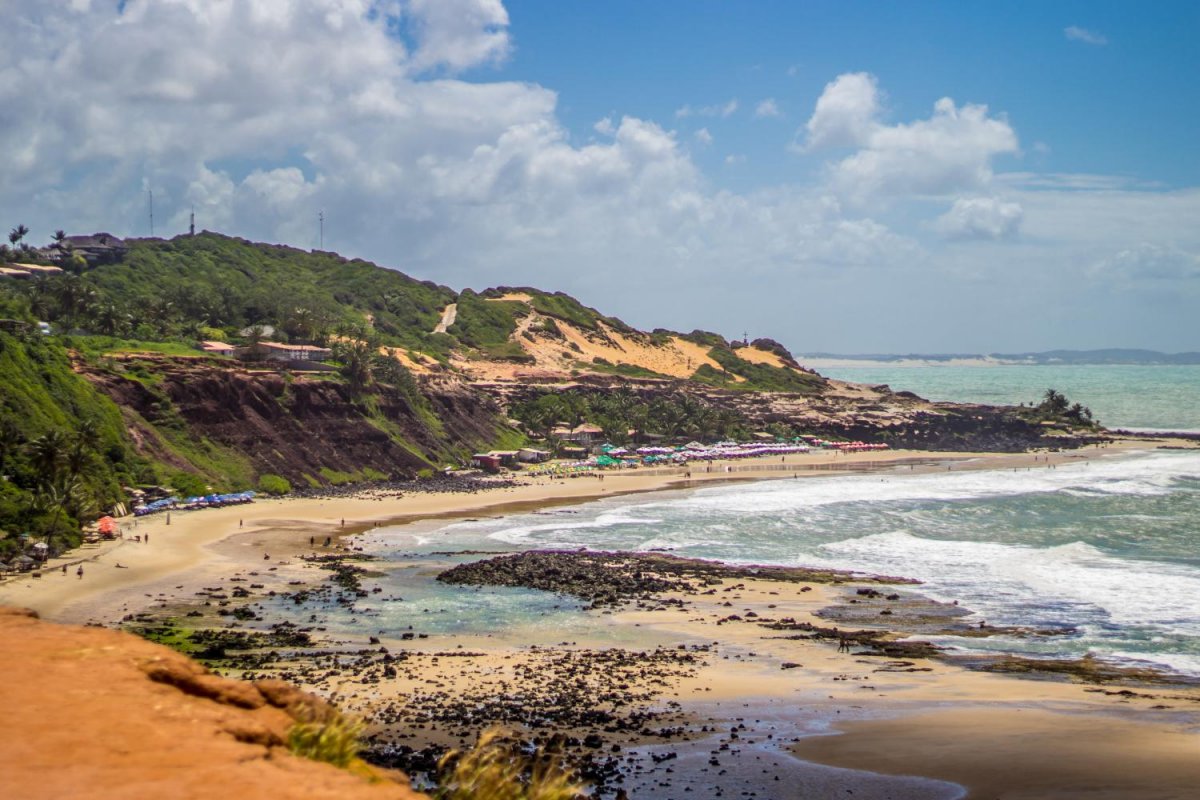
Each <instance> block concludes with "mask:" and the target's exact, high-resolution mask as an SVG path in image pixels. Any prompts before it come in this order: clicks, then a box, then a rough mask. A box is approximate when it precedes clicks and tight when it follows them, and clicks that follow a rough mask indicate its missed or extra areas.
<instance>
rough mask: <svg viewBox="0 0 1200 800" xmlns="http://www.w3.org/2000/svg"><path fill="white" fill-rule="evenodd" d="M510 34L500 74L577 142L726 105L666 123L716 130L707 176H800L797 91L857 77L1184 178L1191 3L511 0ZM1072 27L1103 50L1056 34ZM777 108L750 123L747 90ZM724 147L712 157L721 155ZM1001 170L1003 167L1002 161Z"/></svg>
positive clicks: (899, 101) (1192, 91)
mask: <svg viewBox="0 0 1200 800" xmlns="http://www.w3.org/2000/svg"><path fill="white" fill-rule="evenodd" d="M507 6H508V8H509V13H510V16H511V19H512V25H513V30H514V32H515V33H516V34H517V35H516V36H515V37H514V38H515V40H516V46H515V50H514V53H513V56H512V58H511V61H510V62H509V63H508V64H507V65H505V67H504V68H503V69H501V70H500V73H499V74H500V75H501V76H503V77H506V78H513V79H516V80H526V81H531V82H542V83H547V81H546V76H548V75H553V76H555V79H554V80H553V81H552V82H550V83H549V84H548V85H550V86H551V87H552V88H554V89H555V90H556V91H558V92H559V116H560V118H561V119H562V120H563V122H564V123H565V124H566V125H567V126H568V127H569V128H570V129H571V131H572V133H573V135H575V136H578V137H581V138H583V139H586V138H587V137H589V136H590V135H591V134H592V131H591V127H592V124H593V123H594V122H595V120H596V119H599V118H600V117H603V116H606V115H609V114H615V115H621V114H632V115H635V116H639V117H644V118H648V119H661V120H669V119H672V117H673V115H674V112H675V111H676V110H677V109H678V108H680V107H681V106H683V105H685V104H691V105H694V106H710V105H720V104H723V103H725V102H727V101H728V100H730V99H734V98H736V99H737V100H738V101H739V109H738V112H737V113H736V114H735V115H733V116H732V117H731V118H729V119H724V120H721V119H718V120H713V119H711V118H699V117H692V118H689V119H688V120H687V121H686V122H683V121H681V122H679V123H675V124H677V126H678V128H679V129H680V130H695V129H698V128H700V127H706V126H707V127H708V128H709V130H710V131H712V132H713V133H714V135H715V134H717V133H718V132H719V133H720V134H721V140H722V142H723V143H724V145H723V146H722V148H720V153H722V154H726V153H740V154H746V155H747V156H754V157H753V158H748V160H747V163H746V165H745V166H744V168H743V169H741V170H739V171H738V174H732V175H731V174H728V173H722V172H720V171H717V170H716V169H715V167H717V166H718V165H720V163H721V159H720V158H717V157H716V155H717V154H715V153H714V154H712V155H710V156H708V157H707V158H705V157H702V158H701V160H702V162H704V163H706V165H710V166H712V167H714V170H713V177H714V179H715V180H719V181H722V182H723V181H731V182H735V183H737V182H742V183H744V184H746V185H749V183H750V182H753V183H760V182H771V181H776V180H781V179H800V178H803V177H805V175H806V171H808V170H811V164H809V163H808V162H806V160H805V159H797V158H791V159H789V158H784V157H782V156H784V155H785V149H786V146H787V144H788V143H789V142H790V141H791V140H792V137H793V134H794V132H795V129H796V127H797V125H798V124H800V123H802V122H803V121H804V120H806V119H807V118H808V116H809V114H810V113H811V111H812V103H813V99H814V98H815V97H817V96H818V95H819V94H820V92H821V89H822V87H823V86H824V85H825V84H826V83H827V82H828V81H829V80H830V79H831V78H832V77H833V76H836V75H840V74H843V73H846V72H862V71H865V72H870V73H872V74H875V75H877V76H880V78H881V79H882V80H883V82H884V83H885V85H886V90H887V94H888V100H889V102H888V106H889V109H890V110H891V112H892V113H893V114H894V116H896V117H898V118H901V119H904V118H910V117H914V116H920V115H923V114H925V113H926V112H927V110H928V108H929V106H930V105H932V103H933V102H934V101H935V100H937V99H938V98H940V97H943V96H950V97H953V98H955V99H956V100H959V101H960V102H961V101H971V102H982V103H986V104H988V105H989V106H990V107H991V108H993V109H995V110H997V111H999V112H1003V113H1005V114H1007V115H1008V117H1009V118H1010V120H1011V121H1012V122H1013V124H1014V125H1015V126H1017V127H1018V129H1019V130H1020V133H1021V138H1022V141H1023V142H1024V143H1026V146H1027V147H1031V146H1032V145H1033V144H1034V143H1037V142H1040V143H1042V144H1043V145H1046V146H1048V147H1049V152H1047V153H1036V152H1030V153H1028V154H1027V155H1026V159H1025V160H1030V161H1033V162H1034V163H1035V164H1036V166H1037V167H1038V168H1039V169H1045V170H1051V171H1059V172H1079V173H1089V172H1093V173H1102V174H1112V175H1127V176H1129V177H1132V178H1137V179H1140V180H1145V181H1156V182H1160V183H1162V184H1164V185H1166V186H1186V185H1194V184H1196V183H1197V182H1198V181H1200V153H1198V152H1197V148H1196V139H1197V136H1198V134H1200V102H1197V101H1200V90H1198V88H1197V76H1200V46H1198V45H1197V40H1196V37H1197V35H1198V34H1200V3H1195V2H1183V3H1178V2H1175V3H1172V2H1156V3H1154V4H1150V5H1147V4H1137V3H1130V2H1119V3H1112V2H1108V3H1103V2H1075V3H1064V2H1054V3H1050V2H1010V3H1003V4H997V3H930V2H910V3H844V2H812V3H808V2H806V3H796V2H778V1H776V2H750V3H720V2H679V1H678V0H676V1H674V2H672V1H671V0H662V1H660V2H655V3H645V2H629V1H622V0H618V1H617V2H607V3H546V2H529V1H528V0H526V1H525V2H519V1H518V2H511V3H508V4H507ZM1072 26H1074V27H1078V28H1083V29H1085V30H1089V31H1093V32H1096V33H1097V34H1099V35H1101V36H1103V37H1105V38H1106V39H1107V44H1105V45H1102V46H1100V45H1093V44H1088V43H1086V42H1082V41H1079V40H1069V39H1067V38H1066V36H1065V34H1064V31H1065V30H1066V29H1067V28H1068V27H1072ZM765 98H774V99H775V100H776V102H777V104H778V106H779V107H780V109H781V111H782V112H783V116H781V117H779V118H774V119H773V120H761V121H759V122H758V123H757V124H749V122H750V118H751V117H752V115H753V112H754V106H755V104H756V103H757V102H759V101H761V100H763V99H765ZM722 157H723V155H722ZM1006 166H1010V167H1019V166H1021V162H1020V161H1017V160H1016V159H1013V160H1011V161H1010V162H1009V163H1008V164H1007V165H1006Z"/></svg>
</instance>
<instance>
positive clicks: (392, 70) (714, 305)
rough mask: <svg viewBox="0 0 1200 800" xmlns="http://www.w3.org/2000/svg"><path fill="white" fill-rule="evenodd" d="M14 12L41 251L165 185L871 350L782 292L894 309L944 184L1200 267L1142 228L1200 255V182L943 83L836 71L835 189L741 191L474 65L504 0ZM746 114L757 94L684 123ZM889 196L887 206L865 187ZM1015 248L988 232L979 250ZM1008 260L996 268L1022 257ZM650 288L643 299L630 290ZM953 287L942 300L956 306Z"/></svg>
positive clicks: (965, 219)
mask: <svg viewBox="0 0 1200 800" xmlns="http://www.w3.org/2000/svg"><path fill="white" fill-rule="evenodd" d="M4 7H5V13H6V17H5V21H6V23H7V25H6V29H5V31H4V32H0V36H6V37H8V40H9V42H8V43H9V44H12V43H13V42H16V41H17V40H18V38H19V42H20V43H19V46H15V45H14V46H7V47H0V152H3V153H4V155H5V161H4V167H3V169H4V172H3V175H4V180H3V181H0V209H3V210H4V216H6V217H8V218H9V219H10V223H9V224H16V223H17V222H23V223H26V224H29V225H30V226H31V227H32V228H33V229H34V234H33V236H32V238H33V239H34V240H35V241H37V240H41V241H45V240H46V239H47V238H48V237H49V235H50V232H51V231H53V230H54V229H55V228H59V227H62V228H69V229H71V230H72V232H78V231H93V230H110V231H112V232H113V233H116V234H118V235H144V234H145V233H147V225H146V214H145V206H146V203H145V191H146V189H153V190H154V199H155V207H156V212H157V220H158V232H159V233H160V234H162V233H164V232H166V233H167V234H170V233H172V232H180V231H183V230H185V229H186V225H187V215H188V212H189V210H190V207H191V206H192V205H194V206H195V209H196V214H197V222H198V224H199V226H200V227H202V228H209V229H216V230H221V231H223V232H226V233H230V234H235V235H239V236H245V237H248V238H251V239H259V240H270V241H281V242H285V243H289V244H293V245H296V246H301V247H312V246H315V245H316V244H317V222H316V219H317V214H318V212H319V211H321V210H324V212H325V216H326V226H325V237H326V246H327V247H329V248H332V249H337V250H339V251H341V252H344V253H346V254H347V255H353V256H363V257H367V258H372V259H374V260H376V261H379V262H380V263H383V264H388V265H392V266H396V267H398V268H401V269H404V270H405V271H406V272H410V273H413V274H416V275H418V276H420V277H422V278H429V279H433V280H436V281H439V282H441V283H445V284H449V285H451V286H456V287H462V286H473V287H475V288H483V287H484V286H487V285H493V284H496V283H507V284H510V285H512V284H524V283H528V284H531V285H541V286H545V287H547V288H551V289H563V290H566V291H571V292H573V293H576V294H579V295H581V296H582V297H583V298H584V299H586V300H589V301H591V302H592V303H593V304H594V305H597V306H599V307H603V308H606V309H608V308H612V310H613V311H616V312H618V313H624V314H627V315H632V317H631V319H630V321H631V322H635V323H637V322H643V323H646V324H649V325H679V326H692V327H695V326H696V325H697V324H708V323H709V322H710V321H712V320H713V318H714V317H720V318H725V319H730V320H735V321H733V322H732V323H731V324H732V325H736V326H738V327H739V328H740V326H741V325H742V324H743V323H744V320H745V319H756V320H757V319H761V320H762V321H763V323H762V324H763V325H764V327H765V326H766V325H767V321H768V320H769V319H772V318H773V319H775V320H776V322H775V323H774V324H775V327H776V333H777V334H778V336H787V335H795V336H796V338H797V339H798V340H799V339H800V335H799V333H798V332H799V330H800V327H801V326H808V328H807V329H808V330H811V331H821V332H824V333H822V335H826V336H829V337H831V338H833V339H836V341H828V342H826V343H825V346H826V347H827V348H830V347H851V346H854V347H860V348H866V349H870V348H871V347H872V345H870V344H868V343H866V342H865V341H864V342H859V343H857V344H854V343H851V342H849V340H843V339H842V337H843V336H844V335H849V334H846V332H845V329H844V328H839V327H838V326H839V324H841V323H842V322H843V318H842V315H840V314H839V313H838V312H837V307H836V305H832V304H831V305H830V306H829V307H828V311H826V309H825V308H824V307H820V308H816V309H809V310H808V311H806V313H805V314H804V315H797V314H796V313H795V308H796V297H795V293H794V292H789V291H779V292H772V293H764V292H762V291H761V287H762V286H763V285H770V286H780V287H785V288H786V287H788V286H789V284H788V283H787V281H788V280H789V279H794V280H796V281H797V282H800V281H803V283H802V284H801V283H797V285H803V286H804V287H806V291H812V292H818V291H819V292H820V293H821V294H822V295H823V296H826V297H838V296H853V297H854V298H855V299H856V301H860V302H862V303H864V304H868V305H869V303H870V302H871V300H870V298H871V297H872V296H875V297H876V298H877V299H878V301H879V304H880V305H879V308H880V309H886V308H890V307H892V305H894V303H893V301H894V297H895V296H896V294H897V293H898V292H901V291H908V290H909V289H911V280H910V279H911V278H912V277H913V276H916V275H917V274H918V269H919V268H924V269H934V268H935V267H938V265H939V263H941V262H939V260H938V259H939V254H938V253H937V252H936V251H935V252H932V253H931V252H929V251H927V250H926V249H925V247H924V246H923V245H922V244H920V243H918V241H917V240H916V238H915V237H914V236H910V235H907V234H906V233H905V232H904V231H905V229H904V228H903V227H901V226H903V225H904V224H905V222H906V221H908V220H911V219H912V218H914V217H917V218H919V217H920V216H921V215H923V214H925V213H926V212H927V209H928V208H929V203H928V201H927V200H926V198H927V197H930V196H932V197H934V198H935V199H936V200H937V202H938V203H940V204H941V205H942V207H943V208H945V207H950V206H951V204H952V203H953V207H950V210H949V211H948V212H947V213H946V214H944V215H943V216H942V218H941V219H940V220H939V221H938V222H936V223H931V224H933V225H934V228H935V229H937V230H940V231H941V232H942V233H943V235H945V236H948V237H951V238H961V237H964V236H974V237H977V238H984V239H986V238H1004V237H1005V236H1012V235H1013V234H1014V233H1015V232H1017V231H1018V227H1019V230H1020V232H1021V233H1022V234H1023V236H1022V239H1021V241H1019V242H1016V243H1014V244H1012V245H1006V246H1005V248H1003V250H1005V251H1007V250H1010V249H1011V248H1013V247H1020V248H1023V254H1024V252H1025V250H1024V249H1026V248H1033V247H1042V248H1044V252H1043V251H1039V253H1040V254H1039V255H1038V256H1037V258H1036V259H1031V260H1030V261H1029V263H1030V264H1031V265H1033V266H1030V267H1029V270H1030V271H1033V270H1034V268H1035V266H1036V267H1037V271H1038V274H1050V273H1051V272H1052V271H1051V270H1047V269H1045V268H1044V265H1045V264H1047V263H1053V264H1059V263H1061V262H1062V261H1063V260H1064V259H1063V256H1062V253H1063V252H1064V251H1068V252H1069V253H1070V254H1071V257H1072V259H1073V260H1072V262H1071V264H1072V266H1073V268H1074V269H1076V270H1077V271H1076V273H1075V274H1073V275H1072V276H1071V277H1072V278H1073V279H1077V278H1078V276H1079V273H1078V270H1080V269H1083V268H1084V265H1086V264H1092V263H1099V262H1105V263H1107V261H1109V260H1111V261H1112V263H1113V265H1114V266H1112V267H1109V268H1108V269H1117V268H1118V267H1119V268H1120V269H1125V270H1126V271H1129V270H1131V269H1132V267H1129V265H1130V264H1132V263H1134V261H1135V260H1136V259H1135V256H1121V257H1119V256H1120V254H1121V253H1124V252H1126V251H1130V252H1136V253H1140V254H1141V255H1140V256H1138V258H1140V260H1139V261H1137V263H1139V264H1142V265H1143V266H1142V267H1141V269H1142V270H1143V273H1144V274H1150V273H1151V272H1154V271H1156V270H1157V272H1159V273H1161V274H1168V273H1169V272H1170V269H1168V267H1166V266H1162V265H1163V264H1168V263H1177V264H1183V265H1184V267H1178V266H1177V267H1176V271H1175V273H1174V274H1177V275H1183V276H1186V275H1190V274H1191V272H1189V269H1191V268H1190V267H1187V265H1188V264H1189V263H1194V262H1187V261H1179V262H1170V258H1174V256H1170V257H1167V256H1163V257H1162V258H1160V259H1159V261H1158V262H1154V263H1158V264H1159V266H1157V267H1152V266H1145V265H1147V264H1151V261H1150V260H1149V256H1148V255H1146V254H1145V253H1142V251H1141V250H1138V249H1137V247H1138V243H1139V242H1165V241H1173V242H1175V245H1173V246H1175V247H1177V248H1178V249H1179V251H1180V252H1183V253H1196V252H1200V240H1197V239H1196V234H1192V233H1190V231H1191V230H1193V229H1194V228H1195V226H1194V224H1193V222H1194V220H1195V219H1196V218H1198V216H1200V193H1197V192H1190V193H1166V192H1158V191H1144V188H1145V187H1140V186H1137V187H1135V186H1130V185H1121V186H1114V185H1112V184H1111V183H1108V184H1106V183H1104V182H1103V181H1099V179H1096V180H1093V179H1091V178H1086V177H1085V178H1080V177H1079V176H1073V177H1072V176H1065V177H1063V176H1059V177H1058V178H1055V179H1054V180H1053V181H1051V184H1044V183H1043V184H1039V182H1038V180H1039V178H1038V176H1025V177H1023V178H1014V179H1012V180H1008V181H1005V180H997V179H995V178H993V177H992V175H991V170H992V162H993V160H994V159H995V158H996V156H998V155H1000V154H1003V153H1009V152H1014V151H1015V149H1016V146H1017V145H1016V135H1015V132H1013V130H1012V129H1011V127H1010V126H1009V125H1008V123H1007V122H1006V121H1005V120H1003V119H1002V118H997V117H995V116H993V115H991V114H990V113H989V112H988V111H987V109H986V107H984V106H976V105H965V106H959V105H957V104H955V103H954V102H953V101H950V100H942V101H940V102H939V103H938V105H937V106H936V107H935V109H934V111H933V113H932V115H930V116H929V117H928V118H924V119H917V120H915V121H908V122H905V123H903V124H891V123H889V122H887V121H885V120H884V119H883V110H882V106H883V95H882V92H881V90H880V89H879V86H878V82H877V81H876V79H875V78H874V77H873V76H870V75H867V74H865V73H856V74H852V75H843V76H840V77H838V78H837V79H836V80H834V81H833V82H831V83H830V84H829V86H828V87H826V91H825V92H824V93H823V94H822V95H821V98H820V100H818V101H817V104H816V109H815V111H814V113H813V115H812V119H810V120H809V122H808V125H806V126H805V127H804V128H803V129H802V130H801V132H800V133H799V134H798V138H799V139H800V142H801V146H802V148H803V149H804V152H805V153H806V155H807V156H808V157H810V158H824V159H828V162H827V163H826V164H825V166H826V171H825V172H822V173H820V174H821V175H822V176H823V177H822V179H821V180H819V181H817V182H815V183H809V184H787V183H784V184H781V185H778V186H775V187H774V188H772V189H770V190H766V189H760V190H743V191H739V192H733V191H726V190H721V189H719V188H714V185H713V184H714V181H713V180H711V178H710V177H709V176H706V175H704V174H703V173H702V171H701V170H700V168H699V167H698V165H697V163H696V162H695V161H694V160H693V158H692V156H691V155H690V152H691V150H693V149H695V146H696V143H698V142H702V140H703V139H704V138H705V137H704V135H703V134H702V133H692V132H691V131H690V130H689V131H688V132H686V133H676V132H674V131H672V130H670V129H669V128H668V127H665V126H664V125H661V124H658V123H656V122H655V121H653V120H648V119H640V118H636V117H632V116H621V115H620V114H619V113H615V114H613V115H612V116H609V117H606V118H605V119H602V120H599V121H597V122H596V123H595V125H594V126H593V128H594V130H593V131H588V132H586V133H587V134H589V135H590V137H591V140H590V141H584V142H583V143H581V142H580V141H579V139H578V138H577V137H573V136H572V135H571V132H569V131H568V130H567V129H566V128H565V127H564V125H563V124H562V122H561V121H560V119H559V116H558V109H557V99H558V98H557V95H556V93H555V92H554V91H553V90H552V89H550V88H547V87H545V86H541V85H537V84H533V83H525V82H515V81H505V80H499V79H493V80H488V79H487V75H486V74H485V73H473V74H472V75H471V80H470V81H467V80H465V79H463V78H462V77H461V73H463V72H465V71H467V70H472V69H477V70H482V69H487V68H489V67H490V66H491V65H494V64H495V63H497V61H499V60H502V59H504V58H505V57H507V54H508V53H510V52H511V50H512V42H511V41H510V38H509V35H508V28H507V15H506V14H505V13H504V9H503V6H501V5H500V4H499V3H498V2H495V0H454V2H453V3H446V4H445V5H442V4H441V3H440V2H434V0H427V2H420V1H419V0H126V2H125V3H123V4H121V3H117V2H115V0H106V2H90V3H89V2H85V0H74V1H73V2H71V3H69V4H68V3H64V2H59V3H47V2H44V1H43V0H4ZM737 110H738V105H737V101H736V99H733V100H730V101H728V102H726V103H724V104H718V105H714V106H705V107H700V108H695V109H692V108H690V107H689V109H688V111H687V113H684V114H681V115H680V116H681V117H687V116H694V117H697V118H705V119H707V118H711V119H713V120H717V119H720V118H722V117H728V116H730V115H733V114H735V113H736V112H737ZM713 124H716V123H713ZM826 148H849V152H845V151H837V150H833V151H829V150H827V149H826ZM751 156H752V162H753V163H755V164H760V163H762V160H761V159H760V157H759V154H755V153H752V154H751ZM745 161H746V158H745V156H743V155H741V154H740V153H737V154H732V155H728V156H726V157H725V162H724V164H725V165H728V170H727V173H726V174H728V175H731V176H734V175H736V176H738V177H739V178H740V177H742V174H743V173H745V172H746V170H741V169H738V165H740V164H742V163H744V162H745ZM718 163H719V162H718ZM818 166H820V165H818ZM768 168H769V167H768ZM718 169H721V167H719V168H718ZM751 172H752V171H751ZM1042 177H1043V178H1044V177H1045V176H1042ZM1068 185H1070V186H1071V188H1065V187H1067V186H1068ZM1000 195H1002V196H1003V198H1004V199H1003V200H999V199H992V198H993V197H994V196H1000ZM914 197H915V199H911V198H914ZM878 198H883V199H886V200H887V201H888V204H889V206H888V208H887V209H886V212H885V213H886V214H887V216H884V214H882V213H876V212H875V211H874V210H871V211H870V212H868V210H865V209H869V208H870V204H867V203H863V202H860V201H865V200H872V199H878ZM956 198H959V199H956ZM962 198H965V199H962ZM906 202H907V203H908V205H903V204H904V203H906ZM1006 204H1012V205H1016V206H1017V209H1016V211H1015V212H1014V210H1013V209H1012V208H1011V207H1010V205H1006ZM1022 210H1023V215H1022ZM895 220H900V222H898V223H897V222H895ZM887 223H893V224H891V225H889V224H887ZM913 227H916V226H913ZM1172 231H1175V232H1176V233H1175V234H1172V233H1171V232H1172ZM1179 231H1185V232H1186V233H1178V232H1179ZM1172 236H1174V238H1172ZM922 238H924V237H922ZM1048 242H1053V243H1055V244H1054V246H1053V247H1052V246H1051V245H1050V244H1046V243H1048ZM931 245H932V246H934V247H936V246H937V243H936V242H931ZM1056 248H1057V249H1056ZM946 249H948V248H946ZM999 249H1000V248H997V250H999ZM994 252H995V251H989V250H986V249H985V248H983V247H980V248H979V254H978V255H979V258H978V259H974V260H973V263H975V262H978V263H979V264H980V265H983V264H987V263H989V262H988V258H989V254H990V253H994ZM1003 255H1004V259H1003V261H1002V263H999V264H998V265H993V266H992V267H990V268H989V269H988V274H989V275H1003V276H1008V275H1010V274H1013V272H1012V260H1011V258H1010V257H1009V256H1010V254H1009V253H1008V252H1005V253H1004V254H1003ZM996 258H999V256H996ZM1022 263H1025V262H1022ZM979 269H980V270H981V271H982V270H984V267H983V266H980V267H979ZM867 270H869V271H870V278H871V279H870V280H862V279H861V275H862V272H863V271H867ZM1147 270H1149V271H1147ZM946 274H948V270H947V269H945V268H940V271H939V272H938V276H944V275H946ZM855 275H859V277H858V278H854V277H853V276H855ZM748 278H754V280H748ZM1013 280H1016V278H1013ZM635 283H636V285H638V286H639V287H643V288H642V290H641V291H639V292H629V291H628V290H627V287H628V286H630V285H635ZM931 285H935V286H937V287H939V288H938V292H940V291H942V289H941V288H940V287H941V286H942V282H941V281H939V282H937V283H936V284H931ZM1188 285H1189V286H1195V285H1196V281H1190V283H1189V284H1188ZM1074 286H1075V284H1074V283H1073V284H1072V291H1074ZM938 292H928V293H927V294H926V295H922V296H927V297H929V298H930V299H929V301H928V302H929V303H930V304H932V305H936V306H937V307H939V308H940V307H942V306H946V305H948V304H947V303H945V302H944V301H943V300H942V299H941V297H942V295H939V294H938ZM1045 294H1046V295H1047V296H1049V295H1050V294H1051V292H1050V291H1049V290H1048V289H1047V291H1046V292H1045ZM768 295H769V296H768ZM664 299H670V301H671V302H664ZM718 300H719V302H718ZM949 305H952V304H949ZM639 312H640V313H641V316H640V318H639V317H638V316H637V315H638V314H639ZM698 313H702V314H703V315H704V318H698V317H697V314H698ZM772 315H774V316H773V317H772ZM822 315H825V316H822ZM930 316H931V317H932V316H935V315H933V314H931V315H930ZM780 320H782V322H780ZM712 324H714V325H716V324H717V322H716V321H713V322H712ZM689 329H690V328H689ZM858 329H859V328H858V327H856V328H855V330H858ZM764 335H772V334H771V331H769V330H764ZM932 335H934V334H931V336H932ZM797 343H798V344H800V345H801V346H809V345H811V346H814V347H816V346H818V343H817V342H815V341H809V342H804V341H798V342H797ZM989 346H990V345H989Z"/></svg>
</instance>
